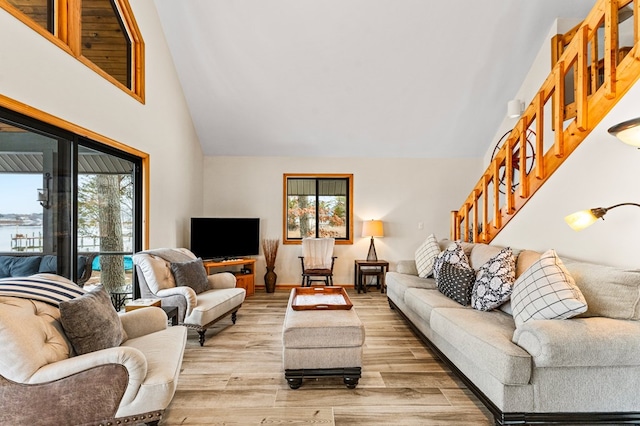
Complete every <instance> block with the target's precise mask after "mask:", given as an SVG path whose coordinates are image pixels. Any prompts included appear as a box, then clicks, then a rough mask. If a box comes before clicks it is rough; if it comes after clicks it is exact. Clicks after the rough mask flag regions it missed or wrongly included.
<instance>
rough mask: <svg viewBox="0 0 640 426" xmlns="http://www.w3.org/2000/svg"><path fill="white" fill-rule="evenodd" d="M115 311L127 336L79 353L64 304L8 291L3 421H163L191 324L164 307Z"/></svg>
mask: <svg viewBox="0 0 640 426" xmlns="http://www.w3.org/2000/svg"><path fill="white" fill-rule="evenodd" d="M52 277H53V276H51V275H48V276H47V278H50V279H51V278H52ZM60 278H61V277H60ZM104 297H105V298H106V300H107V302H106V303H107V304H110V302H109V300H108V296H106V295H105V296H104ZM109 308H110V309H113V308H112V307H111V306H109ZM113 315H114V316H115V319H116V321H117V320H118V317H119V320H120V321H121V323H122V328H123V329H124V332H125V333H126V340H125V341H124V342H122V343H121V345H120V346H115V347H109V348H106V349H100V350H96V351H93V352H89V353H84V354H82V355H76V352H75V351H74V349H73V348H74V346H72V343H71V340H70V339H69V338H68V335H67V334H65V332H64V329H63V325H62V323H61V314H60V309H58V308H57V307H54V306H53V305H52V304H48V303H44V302H42V301H39V300H31V299H28V298H19V297H6V296H0V347H1V348H2V356H1V357H0V406H1V407H2V409H0V424H2V425H54V424H55V425H80V424H82V425H93V424H96V425H97V424H103V425H107V424H112V425H113V424H140V423H150V424H157V423H158V421H159V420H160V419H161V418H162V414H163V412H164V410H165V408H166V407H167V406H168V405H169V403H170V402H171V400H172V398H173V396H174V393H175V390H176V386H177V381H178V375H179V373H180V367H181V364H182V357H183V354H184V348H185V342H186V335H187V330H186V328H185V327H180V326H176V327H168V325H167V315H166V314H165V313H164V311H163V310H162V309H160V308H143V309H137V310H134V311H132V312H128V313H125V314H120V315H117V314H116V313H115V311H113Z"/></svg>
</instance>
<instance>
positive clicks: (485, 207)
mask: <svg viewBox="0 0 640 426" xmlns="http://www.w3.org/2000/svg"><path fill="white" fill-rule="evenodd" d="M488 239H489V176H487V174H486V173H485V174H483V175H482V242H487V240H488Z"/></svg>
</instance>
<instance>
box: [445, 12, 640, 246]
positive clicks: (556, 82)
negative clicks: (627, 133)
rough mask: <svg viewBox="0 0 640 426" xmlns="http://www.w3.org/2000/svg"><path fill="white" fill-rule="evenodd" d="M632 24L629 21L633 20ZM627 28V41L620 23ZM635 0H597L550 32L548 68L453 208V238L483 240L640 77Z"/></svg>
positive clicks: (517, 208) (512, 213) (639, 29)
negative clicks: (567, 26) (574, 20)
mask: <svg viewBox="0 0 640 426" xmlns="http://www.w3.org/2000/svg"><path fill="white" fill-rule="evenodd" d="M631 26H632V28H631ZM630 28H631V29H632V32H633V36H632V39H633V42H632V46H623V47H620V46H619V42H618V40H619V31H620V30H621V29H623V30H625V31H629V29H630ZM639 38H640V0H635V1H633V0H598V1H597V2H596V4H595V6H594V7H593V9H592V10H591V12H590V13H589V15H588V16H587V17H586V19H585V20H584V21H583V22H582V24H580V25H579V26H577V27H576V28H574V29H573V30H571V31H569V32H568V33H567V34H563V35H558V36H556V37H554V38H553V40H552V52H553V55H552V59H553V61H554V65H553V69H552V71H551V73H550V74H549V76H548V77H547V79H546V80H545V82H544V83H543V84H542V87H541V88H540V90H539V91H538V93H537V94H536V95H535V97H534V99H533V100H532V101H531V103H530V104H529V105H528V107H527V108H526V109H525V111H524V113H523V114H522V116H521V117H520V119H519V120H518V122H517V123H516V125H515V126H514V128H513V129H512V130H511V132H510V133H508V137H507V138H506V141H505V142H504V144H503V145H502V146H501V147H500V149H499V151H498V152H497V153H495V154H494V157H493V159H492V161H491V163H490V164H489V166H488V167H487V169H486V170H485V172H484V173H483V175H482V176H481V177H480V180H479V181H478V183H477V184H476V185H475V187H474V188H473V190H472V191H471V193H470V194H469V196H468V197H467V199H466V200H465V201H464V203H463V204H462V206H461V207H460V209H459V210H456V211H452V212H451V232H450V233H451V238H452V239H453V240H460V239H461V240H463V241H473V242H482V243H489V242H490V241H491V240H493V238H495V237H496V235H498V233H499V232H500V231H501V230H502V229H503V228H504V227H505V226H506V225H507V223H509V221H510V220H511V219H512V218H513V217H514V216H515V215H516V213H518V211H520V209H522V208H523V207H524V205H525V204H526V203H527V201H528V200H529V199H530V198H531V197H532V196H533V194H535V193H536V191H537V190H538V189H540V187H542V185H543V184H544V183H545V182H546V180H547V179H548V178H549V177H550V176H551V175H552V174H553V173H554V172H555V171H556V170H557V169H558V168H559V167H560V165H561V164H562V163H563V162H564V160H565V159H567V158H568V157H569V155H571V153H572V152H573V151H574V150H575V149H576V148H577V147H578V145H580V143H581V142H582V141H583V140H584V139H585V138H586V137H587V136H588V135H589V133H590V132H591V131H592V130H593V129H594V128H595V127H596V126H597V125H598V123H600V121H602V119H603V118H604V117H605V116H606V115H607V114H608V113H609V111H610V110H611V109H612V108H613V106H614V105H615V104H616V103H617V102H618V100H620V99H621V98H622V97H623V96H624V95H625V93H626V92H627V91H628V90H629V89H630V88H631V86H633V84H634V83H635V82H636V81H637V80H638V78H640V50H639V49H640V47H638V40H639Z"/></svg>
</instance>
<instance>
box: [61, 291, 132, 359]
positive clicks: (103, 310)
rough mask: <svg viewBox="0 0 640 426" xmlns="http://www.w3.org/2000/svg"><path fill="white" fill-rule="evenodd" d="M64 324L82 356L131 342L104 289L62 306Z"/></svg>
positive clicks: (65, 302)
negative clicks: (126, 341) (127, 341)
mask: <svg viewBox="0 0 640 426" xmlns="http://www.w3.org/2000/svg"><path fill="white" fill-rule="evenodd" d="M60 323H62V328H63V329H64V332H65V334H66V335H67V338H68V339H69V341H70V342H71V346H73V349H74V350H75V351H76V354H78V355H82V354H86V353H89V352H95V351H99V350H101V349H107V348H113V347H116V346H120V344H121V343H122V342H124V341H125V340H127V334H126V333H125V331H124V329H123V328H122V322H120V318H119V317H118V313H117V312H116V310H115V309H114V307H113V305H112V304H111V298H110V297H109V295H108V294H107V292H106V291H105V290H104V288H103V287H102V286H99V287H97V288H96V289H95V290H93V291H90V292H88V293H85V294H83V295H82V296H80V297H77V298H75V299H71V300H67V301H63V302H60Z"/></svg>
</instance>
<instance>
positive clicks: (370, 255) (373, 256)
mask: <svg viewBox="0 0 640 426" xmlns="http://www.w3.org/2000/svg"><path fill="white" fill-rule="evenodd" d="M367 260H374V261H377V260H378V255H377V254H376V246H375V245H374V244H373V237H371V244H369V253H368V254H367Z"/></svg>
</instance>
